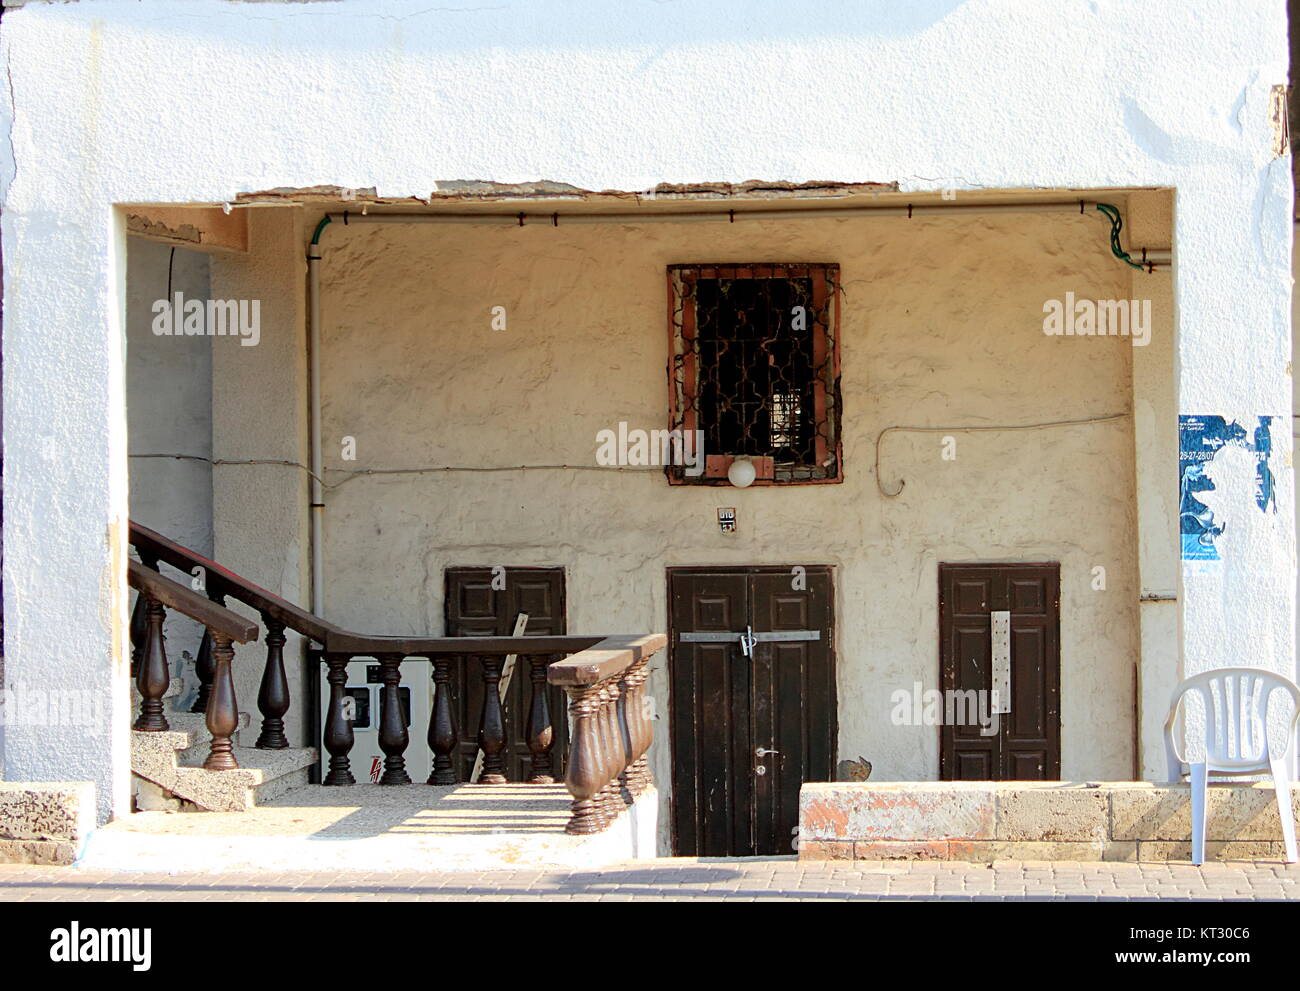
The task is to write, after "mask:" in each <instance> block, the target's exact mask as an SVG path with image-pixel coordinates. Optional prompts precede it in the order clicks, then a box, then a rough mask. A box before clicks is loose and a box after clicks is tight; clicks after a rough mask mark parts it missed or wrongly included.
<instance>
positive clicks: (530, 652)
mask: <svg viewBox="0 0 1300 991" xmlns="http://www.w3.org/2000/svg"><path fill="white" fill-rule="evenodd" d="M131 542H132V545H133V546H134V547H135V548H136V550H137V552H138V553H139V554H140V557H141V561H142V562H143V563H137V562H134V561H133V562H131V563H130V569H129V576H128V577H129V579H130V583H131V585H132V587H133V588H136V589H138V590H139V591H140V596H139V599H138V600H137V602H136V605H135V608H134V610H133V612H132V614H131V627H130V634H131V663H132V674H133V675H134V677H135V679H136V684H137V686H138V687H139V690H140V695H141V700H142V701H141V705H140V714H139V717H138V718H137V719H136V722H135V728H136V729H139V730H143V731H146V732H157V731H160V730H165V729H167V721H166V717H165V715H164V709H163V703H162V699H163V697H164V695H165V693H166V690H167V687H168V684H169V681H170V671H169V669H168V664H167V656H166V650H165V644H164V643H163V636H162V626H163V620H164V617H165V611H166V609H168V608H171V609H176V610H179V611H180V612H182V613H184V614H185V615H187V616H189V617H191V618H192V619H195V620H197V621H198V622H199V623H201V624H202V625H203V627H204V635H203V639H202V641H201V643H200V645H199V650H198V654H197V656H196V661H195V667H196V671H197V673H198V677H199V682H200V690H199V699H198V701H197V702H196V704H195V711H199V710H200V709H201V710H202V711H204V712H205V713H206V716H207V718H206V724H207V727H208V730H209V732H210V733H211V734H212V743H211V746H210V751H209V754H208V758H207V760H206V761H205V763H204V767H206V768H208V769H210V770H226V769H230V768H234V767H236V766H237V764H236V759H235V755H234V740H233V736H234V733H235V730H236V728H237V727H238V723H239V711H238V706H237V702H236V699H235V686H234V676H233V662H234V644H236V643H249V642H251V641H253V640H255V639H256V638H257V634H258V626H257V624H255V623H252V622H250V621H248V620H246V619H245V618H243V617H242V616H239V615H237V614H236V613H234V612H232V611H231V610H230V609H228V608H226V605H225V603H226V600H227V599H228V598H229V599H233V600H235V601H236V602H240V603H243V604H244V605H246V606H249V607H251V608H252V609H254V610H256V611H257V613H258V614H259V615H260V617H261V620H262V623H263V625H264V626H265V627H266V635H265V644H266V659H265V664H264V667H263V670H262V679H261V684H260V689H259V691H258V697H257V705H258V709H259V711H260V713H261V715H262V726H261V733H260V735H259V736H258V738H257V746H258V747H259V748H262V749H272V750H278V749H283V748H286V747H288V746H289V741H288V739H287V737H286V735H285V729H284V720H285V716H286V714H287V713H288V711H289V707H290V704H291V699H290V692H289V684H288V680H287V678H286V675H285V666H284V647H285V644H286V636H285V633H286V630H293V631H295V632H296V633H299V634H301V635H302V636H303V637H305V638H307V639H308V640H309V641H312V642H314V643H315V644H317V645H319V648H320V649H319V651H318V652H313V655H314V656H319V658H320V660H321V661H322V662H323V663H324V665H325V668H326V673H325V678H326V682H327V683H328V685H329V702H328V704H327V707H326V714H325V721H324V726H323V727H322V734H321V737H322V742H323V744H324V748H325V750H326V752H327V753H328V754H329V766H328V771H327V773H326V775H325V779H324V784H326V785H330V786H342V785H351V784H355V783H356V779H355V778H354V776H353V774H352V768H351V757H350V754H351V751H352V747H353V744H354V742H355V738H354V734H353V729H352V719H351V717H352V714H351V713H350V712H349V711H348V695H347V666H348V662H349V661H351V660H352V659H353V658H355V657H362V658H374V659H375V660H377V661H378V662H379V667H380V681H381V685H382V687H381V689H380V711H379V722H378V725H379V746H380V749H381V750H383V752H384V762H383V767H384V769H383V774H382V777H381V778H380V782H379V783H380V784H382V785H390V786H396V785H407V784H410V783H411V778H410V775H409V774H408V773H407V770H406V759H405V753H406V750H407V747H408V746H409V744H410V733H409V731H408V728H407V722H406V719H405V718H404V717H403V713H402V707H401V694H400V683H401V665H402V662H403V661H404V660H406V659H408V658H412V659H419V660H421V661H429V662H432V668H433V671H432V677H433V689H434V698H433V710H432V713H431V714H430V718H429V725H428V728H427V737H426V738H427V740H428V743H429V747H430V749H431V750H432V752H433V768H432V771H431V773H430V775H429V778H428V781H427V784H430V785H454V784H457V783H459V781H460V777H461V769H462V767H461V761H462V756H461V750H460V747H461V734H460V728H459V727H458V725H457V719H456V713H457V708H458V707H457V702H456V692H457V690H458V689H463V688H464V687H465V686H458V685H457V684H456V679H455V678H454V676H453V672H454V670H455V665H454V663H453V660H454V658H456V657H465V658H468V659H469V663H468V664H467V665H466V671H467V676H468V677H479V678H481V679H482V684H483V702H482V706H481V710H480V712H479V718H478V727H477V729H476V732H475V735H474V737H473V738H474V739H475V740H476V742H477V743H478V746H479V749H480V750H481V751H482V753H483V770H482V773H481V775H480V777H479V781H480V783H482V784H485V785H492V784H500V783H504V782H505V781H506V777H507V767H506V763H505V759H504V752H505V748H506V743H507V740H506V719H505V715H506V714H505V709H504V706H503V704H502V700H501V696H500V685H501V679H502V667H503V661H504V658H505V657H506V656H508V655H511V654H513V655H515V656H516V657H517V658H518V659H519V663H520V664H524V665H526V666H527V674H526V677H527V679H528V689H529V696H528V705H527V711H526V713H517V714H516V715H515V717H514V718H519V719H524V720H526V722H525V725H524V739H525V742H526V745H527V748H528V753H529V761H528V770H527V772H526V778H527V781H528V782H530V783H536V784H550V783H553V782H554V781H555V778H556V775H557V771H558V765H557V760H556V755H555V754H554V752H553V751H554V743H555V740H556V734H555V727H554V724H553V718H554V717H553V714H552V712H551V707H550V704H549V702H548V700H547V688H548V685H555V686H559V687H561V688H563V689H564V691H565V692H566V693H567V695H568V698H569V712H570V715H571V718H572V724H573V730H572V734H571V737H570V740H569V752H568V754H567V755H565V757H566V759H565V762H564V764H565V775H564V782H565V786H566V787H567V788H568V790H569V793H570V795H571V796H572V799H573V801H572V817H571V819H570V821H569V823H568V826H567V827H566V829H567V831H568V832H570V833H578V834H582V833H594V832H599V831H600V830H602V829H605V828H607V827H608V826H609V824H610V823H611V822H613V821H614V820H615V818H616V817H617V816H618V815H619V814H620V813H621V812H622V811H623V810H624V809H626V808H627V807H628V806H630V805H631V804H632V802H634V801H635V800H636V798H637V797H638V796H639V795H641V794H642V793H644V792H645V791H646V789H647V788H649V787H650V786H651V785H652V779H651V775H650V769H649V761H648V757H647V754H648V751H649V750H650V746H651V744H652V742H653V738H654V726H653V722H652V720H651V718H650V713H649V707H648V704H647V694H646V687H645V686H646V679H647V677H648V665H649V662H650V658H651V657H652V656H653V655H654V654H655V653H656V652H658V651H659V650H662V649H663V647H664V645H665V643H666V638H665V637H664V636H663V635H662V634H650V635H645V636H615V637H602V636H537V637H495V636H485V637H383V636H371V635H367V634H357V633H352V632H349V631H347V630H343V629H341V628H339V627H337V626H335V625H333V624H331V623H327V622H325V621H323V620H321V619H320V618H319V617H316V616H314V615H312V614H311V613H308V612H306V611H304V610H302V609H300V608H299V607H297V606H294V605H293V604H292V603H290V602H288V601H286V600H284V599H281V598H280V597H278V596H276V595H273V594H272V593H270V592H267V591H266V590H265V589H261V588H258V587H257V586H256V585H253V584H251V583H250V582H248V581H246V580H245V579H243V578H241V577H239V576H238V575H236V574H234V573H233V572H231V571H229V570H228V569H226V568H223V567H222V566H220V565H218V564H217V563H216V562H214V561H211V560H209V559H207V558H205V557H203V556H201V555H198V554H196V553H194V552H193V551H190V550H189V549H187V548H185V547H182V546H181V545H179V544H176V543H174V542H172V541H170V540H168V539H167V538H165V537H163V536H161V535H160V534H157V533H154V532H153V531H152V530H149V529H147V528H145V527H141V526H139V525H138V524H136V523H132V524H131ZM159 563H164V564H167V565H169V566H171V567H174V568H177V569H179V570H181V571H182V572H184V573H185V574H192V573H194V570H195V568H203V569H204V577H205V586H204V590H205V592H206V596H205V595H204V594H201V593H199V592H196V591H194V590H192V589H191V588H189V587H187V586H186V585H184V584H181V583H179V582H175V581H172V580H171V579H169V578H166V577H165V576H163V575H161V574H160V573H159V572H158V565H159ZM521 674H522V672H521Z"/></svg>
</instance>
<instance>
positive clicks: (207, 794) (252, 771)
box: [131, 713, 318, 812]
mask: <svg viewBox="0 0 1300 991" xmlns="http://www.w3.org/2000/svg"><path fill="white" fill-rule="evenodd" d="M243 715H244V714H243V713H241V716H243ZM173 717H178V718H177V721H175V722H173V723H172V725H173V727H176V726H178V725H184V726H186V727H187V728H186V729H176V728H173V729H172V730H169V731H167V732H162V733H141V732H132V734H131V770H132V772H133V773H134V774H135V775H136V776H137V777H138V778H141V779H143V780H144V781H146V782H151V783H152V784H153V785H155V786H157V789H161V793H159V792H158V791H157V790H156V789H138V791H139V792H140V794H141V795H142V796H143V795H144V794H145V793H146V792H148V801H149V802H150V805H151V807H157V806H158V805H159V803H167V802H169V801H171V800H173V799H175V800H181V801H184V802H190V803H192V804H194V805H196V806H198V807H199V808H200V809H205V810H209V811H213V812H243V811H246V810H248V809H250V808H253V807H255V806H256V804H257V801H258V799H259V798H260V799H261V800H263V801H266V800H269V799H271V798H275V797H277V796H279V795H283V794H284V793H285V792H288V791H291V790H292V789H294V788H298V787H301V786H302V785H305V784H307V776H308V772H309V771H310V769H311V767H312V765H314V764H315V763H316V761H317V759H318V758H317V752H316V750H315V749H314V748H295V749H289V750H258V749H256V748H254V747H236V748H235V751H234V753H235V760H236V761H237V762H238V764H239V768H238V769H237V770H231V771H209V770H205V769H204V768H203V766H202V765H203V761H204V760H205V759H206V758H207V755H208V741H209V739H210V737H209V736H208V733H207V729H206V727H203V726H202V723H201V720H202V718H203V717H202V716H200V715H198V714H197V713H169V714H168V720H169V721H171V720H172V719H173ZM187 717H188V718H187ZM192 720H200V722H199V723H198V724H195V723H193V722H192ZM178 807H179V806H178Z"/></svg>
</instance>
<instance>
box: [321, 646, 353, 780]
mask: <svg viewBox="0 0 1300 991" xmlns="http://www.w3.org/2000/svg"><path fill="white" fill-rule="evenodd" d="M348 660H349V658H348V657H347V656H346V655H339V654H326V655H325V665H326V667H327V668H328V669H329V672H328V674H327V675H326V678H327V679H328V681H329V686H330V704H329V710H328V711H327V712H326V714H325V733H324V743H325V749H326V750H327V751H329V755H330V768H329V773H328V774H327V775H326V776H325V781H324V782H323V783H324V784H327V785H354V784H356V783H357V782H356V779H355V778H354V777H352V762H351V760H349V759H348V753H349V752H350V751H351V750H352V720H350V719H348V718H347V716H346V713H345V710H344V699H346V698H347V693H346V692H344V690H343V689H344V688H345V687H346V686H347V682H348Z"/></svg>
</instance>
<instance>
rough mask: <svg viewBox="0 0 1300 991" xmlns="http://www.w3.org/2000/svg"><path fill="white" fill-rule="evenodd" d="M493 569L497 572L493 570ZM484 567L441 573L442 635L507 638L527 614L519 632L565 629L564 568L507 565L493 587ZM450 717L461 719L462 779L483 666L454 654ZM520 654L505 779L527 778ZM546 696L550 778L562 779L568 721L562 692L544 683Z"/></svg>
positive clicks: (524, 675)
mask: <svg viewBox="0 0 1300 991" xmlns="http://www.w3.org/2000/svg"><path fill="white" fill-rule="evenodd" d="M498 574H499V573H498ZM493 578H494V576H493V573H492V570H491V569H490V568H448V569H447V571H446V575H445V585H446V595H445V598H444V603H445V609H446V619H447V636H449V637H472V636H502V637H505V636H510V635H511V634H512V633H514V630H515V618H516V617H517V616H518V615H519V614H520V613H521V612H524V613H527V614H528V627H527V629H526V630H525V631H524V635H525V636H545V635H552V636H554V635H558V634H562V633H565V632H567V631H566V629H565V625H564V622H565V621H564V569H563V568H506V569H505V572H504V575H503V576H502V578H503V579H504V582H503V581H502V580H501V579H500V578H499V579H498V580H497V581H496V584H497V585H502V584H504V586H505V587H504V588H493ZM452 672H453V684H454V686H455V695H456V698H455V703H456V718H457V719H458V720H459V722H460V736H461V743H460V756H461V769H460V780H461V781H468V780H469V777H470V772H471V771H472V770H473V769H474V758H475V756H476V755H477V754H478V744H477V742H476V740H475V735H476V733H477V732H478V724H479V716H480V714H481V713H482V711H483V667H482V664H481V663H480V662H479V661H478V660H477V659H474V658H469V657H457V658H456V659H455V661H454V664H453V667H452ZM528 675H529V665H528V660H527V658H524V657H520V658H519V659H518V661H517V662H516V664H515V672H514V677H512V678H511V679H510V688H509V691H508V692H507V693H506V704H505V731H506V749H505V752H504V754H503V756H504V758H505V766H506V772H505V773H506V778H507V779H508V780H510V781H526V780H527V779H528V771H529V758H530V754H529V752H528V743H527V741H526V740H525V738H524V734H525V732H526V730H527V727H528V707H529V704H530V703H531V701H532V694H531V693H532V684H531V682H530V681H529V677H528ZM547 699H548V700H549V703H550V709H551V725H552V726H553V727H554V732H553V734H552V739H553V740H554V744H553V746H552V748H551V755H552V760H553V761H554V767H555V772H554V773H555V779H556V780H557V781H560V780H563V776H564V755H565V754H567V753H568V750H569V720H568V715H567V700H566V697H565V694H564V690H563V689H561V688H554V687H551V686H548V688H547Z"/></svg>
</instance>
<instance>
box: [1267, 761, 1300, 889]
mask: <svg viewBox="0 0 1300 991" xmlns="http://www.w3.org/2000/svg"><path fill="white" fill-rule="evenodd" d="M1269 764H1270V765H1271V766H1272V768H1273V790H1274V791H1276V792H1277V815H1278V818H1279V819H1281V820H1282V839H1284V840H1285V841H1286V862H1287V863H1288V864H1294V863H1295V862H1296V860H1297V859H1298V858H1297V857H1296V849H1295V813H1294V812H1293V811H1292V808H1291V772H1290V771H1289V770H1288V768H1287V766H1286V758H1285V757H1280V758H1279V757H1273V758H1270V759H1269Z"/></svg>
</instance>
